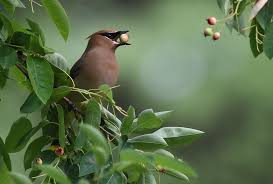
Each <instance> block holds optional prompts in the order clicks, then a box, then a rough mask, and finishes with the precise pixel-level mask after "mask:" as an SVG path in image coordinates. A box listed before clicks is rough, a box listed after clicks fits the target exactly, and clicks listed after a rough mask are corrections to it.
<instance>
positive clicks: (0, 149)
mask: <svg viewBox="0 0 273 184" xmlns="http://www.w3.org/2000/svg"><path fill="white" fill-rule="evenodd" d="M1 157H2V158H3V160H4V162H5V164H6V166H7V168H8V169H9V170H10V171H11V162H10V157H9V154H8V152H7V151H6V148H5V144H4V142H3V140H2V138H1V137H0V159H1Z"/></svg>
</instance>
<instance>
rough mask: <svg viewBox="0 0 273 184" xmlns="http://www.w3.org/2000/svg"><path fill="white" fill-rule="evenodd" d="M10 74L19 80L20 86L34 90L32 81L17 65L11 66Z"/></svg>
mask: <svg viewBox="0 0 273 184" xmlns="http://www.w3.org/2000/svg"><path fill="white" fill-rule="evenodd" d="M9 75H10V77H11V78H12V79H14V80H16V81H17V83H18V86H19V87H21V88H23V89H27V90H29V91H31V90H32V86H31V84H30V81H29V80H28V78H27V77H26V76H25V75H24V74H23V73H22V72H21V71H20V70H19V69H18V68H17V67H16V66H13V67H11V68H10V70H9Z"/></svg>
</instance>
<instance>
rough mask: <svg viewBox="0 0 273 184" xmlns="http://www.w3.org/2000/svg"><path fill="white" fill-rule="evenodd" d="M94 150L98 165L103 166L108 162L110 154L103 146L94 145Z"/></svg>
mask: <svg viewBox="0 0 273 184" xmlns="http://www.w3.org/2000/svg"><path fill="white" fill-rule="evenodd" d="M92 151H93V153H94V155H95V158H96V163H97V164H98V166H100V167H103V166H104V164H105V163H106V162H107V159H108V155H107V153H106V152H105V150H104V149H103V148H102V147H98V146H93V147H92Z"/></svg>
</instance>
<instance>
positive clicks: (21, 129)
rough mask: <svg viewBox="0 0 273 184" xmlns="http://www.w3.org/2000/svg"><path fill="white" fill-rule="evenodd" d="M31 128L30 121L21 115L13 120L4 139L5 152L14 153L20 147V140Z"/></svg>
mask: <svg viewBox="0 0 273 184" xmlns="http://www.w3.org/2000/svg"><path fill="white" fill-rule="evenodd" d="M31 129H32V125H31V122H30V121H29V120H28V119H27V118H25V117H21V118H19V119H18V120H17V121H15V122H14V123H13V124H12V126H11V128H10V131H9V134H8V136H7V138H6V141H5V147H6V150H7V152H9V153H14V152H18V151H20V150H21V149H22V145H20V141H21V140H22V139H23V138H24V136H25V135H27V134H28V133H29V132H30V131H31Z"/></svg>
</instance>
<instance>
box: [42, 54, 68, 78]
mask: <svg viewBox="0 0 273 184" xmlns="http://www.w3.org/2000/svg"><path fill="white" fill-rule="evenodd" d="M45 58H46V60H47V61H48V62H50V63H51V64H53V65H54V66H55V67H57V68H59V69H60V70H62V71H64V72H66V73H69V72H70V69H69V66H68V62H67V60H66V59H65V57H64V56H62V55H61V54H59V53H56V52H54V53H51V54H47V55H45Z"/></svg>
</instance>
